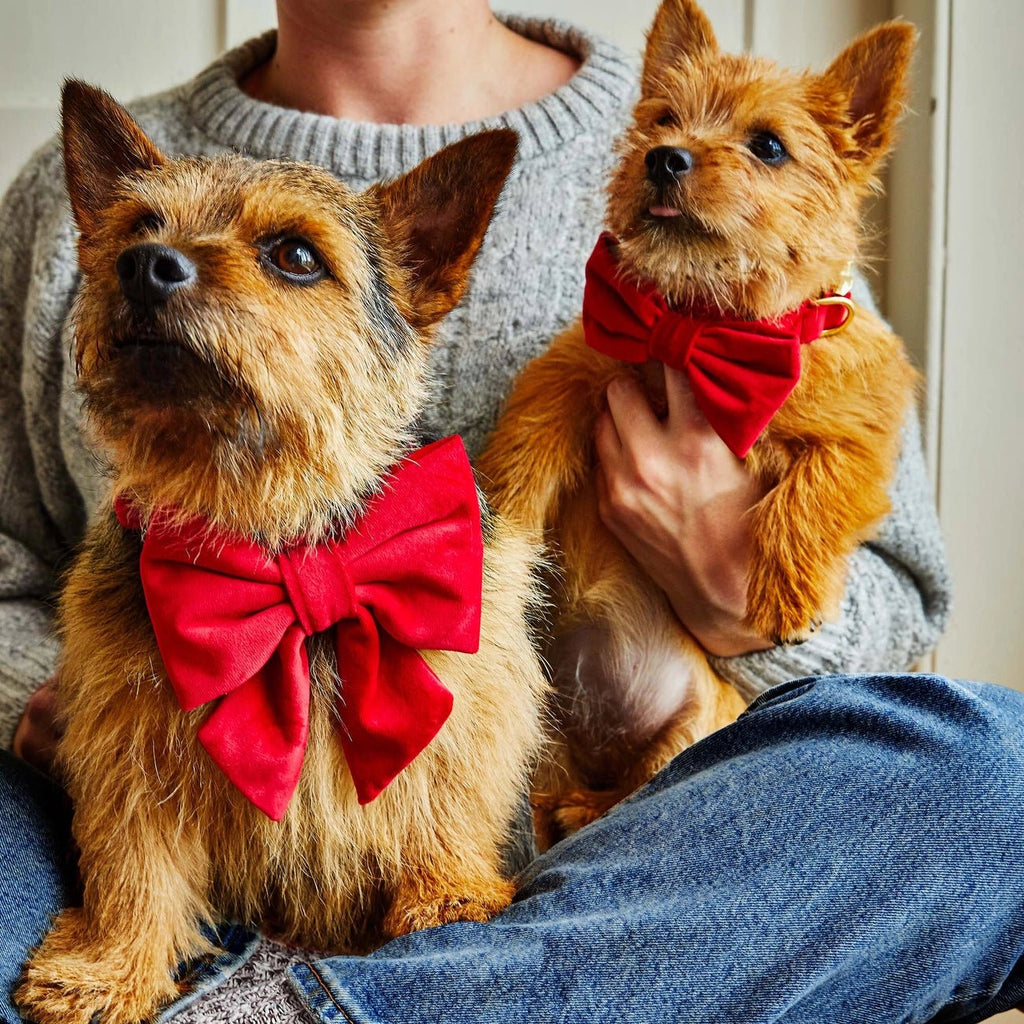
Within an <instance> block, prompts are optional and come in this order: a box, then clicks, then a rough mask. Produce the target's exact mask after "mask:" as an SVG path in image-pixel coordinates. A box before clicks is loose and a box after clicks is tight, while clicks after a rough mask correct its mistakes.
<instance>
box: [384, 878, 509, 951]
mask: <svg viewBox="0 0 1024 1024" xmlns="http://www.w3.org/2000/svg"><path fill="white" fill-rule="evenodd" d="M515 891H516V890H515V886H514V885H513V884H512V883H511V882H510V881H508V880H507V879H504V878H499V877H495V878H494V880H493V882H492V883H491V884H490V885H488V886H487V887H486V888H480V889H462V890H458V891H454V892H445V893H438V894H433V895H425V894H424V895H421V897H420V898H419V899H417V900H409V899H405V898H403V897H402V896H401V895H399V896H396V898H395V899H394V901H393V902H392V905H391V909H390V910H389V911H388V914H387V916H386V917H385V919H384V930H385V931H386V932H387V934H388V935H389V936H391V937H394V936H396V935H406V934H408V933H409V932H416V931H420V930H422V929H423V928H435V927H437V925H441V924H452V923H453V922H455V921H489V920H490V919H491V918H492V917H494V915H495V914H497V913H499V912H500V911H502V910H504V909H505V907H507V906H508V905H509V903H511V902H512V897H513V896H514V895H515Z"/></svg>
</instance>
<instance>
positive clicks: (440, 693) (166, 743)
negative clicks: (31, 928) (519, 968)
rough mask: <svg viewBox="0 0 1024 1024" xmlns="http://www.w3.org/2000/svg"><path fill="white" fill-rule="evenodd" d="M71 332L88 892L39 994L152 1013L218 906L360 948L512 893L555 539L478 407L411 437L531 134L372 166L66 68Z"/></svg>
mask: <svg viewBox="0 0 1024 1024" xmlns="http://www.w3.org/2000/svg"><path fill="white" fill-rule="evenodd" d="M63 131H64V151H65V164H66V170H67V182H68V191H69V194H70V198H71V204H72V208H73V212H74V215H75V219H76V221H77V224H78V227H79V228H80V231H81V239H80V243H79V262H80V265H81V271H82V287H81V291H80V294H79V296H78V298H77V301H76V305H75V308H74V313H73V316H74V324H75V328H76V340H77V351H76V358H77V363H78V367H79V374H80V382H81V388H82V390H83V393H84V396H85V401H86V406H87V409H88V413H89V418H90V422H91V424H92V427H93V429H94V431H95V434H96V437H97V439H98V441H99V442H100V443H101V444H102V445H103V447H104V448H105V449H106V451H107V453H109V458H110V467H111V474H112V497H113V498H115V499H116V500H114V501H112V504H111V507H110V508H109V509H108V510H107V511H106V513H105V514H102V515H100V516H99V517H98V518H97V520H96V522H95V524H94V525H93V526H92V528H91V530H90V532H89V535H88V537H87V540H86V542H85V545H84V549H83V550H82V552H81V554H80V555H79V557H78V559H77V561H76V563H75V565H74V567H73V569H72V570H71V572H70V575H69V578H68V580H67V584H66V588H65V590H64V594H63V599H62V605H61V611H60V622H61V635H62V638H63V655H62V659H61V663H60V667H59V696H60V701H61V705H62V709H63V715H64V717H65V720H66V721H65V725H66V731H65V733H64V736H63V739H62V741H61V744H60V748H59V752H58V764H59V769H60V772H61V774H62V777H63V779H64V780H65V781H66V784H67V787H68V790H69V792H70V794H71V797H72V799H73V802H74V825H73V831H74V838H75V841H76V843H77V845H78V846H79V848H80V850H81V857H80V870H81V876H82V884H83V905H82V906H81V907H75V908H71V909H68V910H65V911H64V912H62V913H61V914H60V915H59V916H58V917H57V918H56V920H55V922H54V925H53V928H52V930H51V931H50V932H49V934H48V935H47V936H46V938H45V940H44V941H43V943H42V944H41V945H40V947H39V948H38V949H37V950H36V951H35V952H34V953H33V954H32V956H31V959H30V960H29V962H28V964H27V966H26V968H25V972H24V976H23V979H22V982H21V984H20V987H19V988H18V989H17V991H16V997H15V998H16V1002H17V1005H18V1007H19V1008H20V1010H21V1012H22V1013H23V1014H24V1015H25V1016H26V1017H27V1018H29V1019H31V1020H34V1021H37V1022H39V1024H89V1022H90V1021H91V1020H92V1019H93V1017H94V1015H98V1018H101V1019H102V1020H103V1021H104V1024H127V1022H135V1021H139V1020H144V1019H149V1018H150V1017H151V1016H152V1015H153V1014H154V1012H155V1010H156V1009H157V1008H158V1007H159V1006H160V1004H162V1003H164V1002H165V1001H167V1000H169V999H171V998H173V997H174V996H175V994H176V988H175V982H174V972H175V968H176V965H177V964H178V963H179V961H182V960H185V959H188V958H189V957H192V956H195V955H197V954H202V953H204V951H207V949H208V943H206V942H205V940H204V939H203V937H202V934H201V931H200V925H201V923H202V922H211V921H216V920H218V919H228V920H231V919H234V920H239V921H244V922H249V923H252V924H255V925H261V926H263V927H265V928H267V929H268V930H270V931H271V933H272V934H274V935H275V936H277V937H279V938H280V939H281V940H282V941H285V942H288V943H296V944H300V945H305V946H308V947H312V948H316V949H328V950H344V949H352V948H354V947H357V946H360V945H362V944H364V943H365V942H366V941H367V936H369V937H370V941H376V940H378V939H379V938H381V937H388V936H392V935H396V934H400V933H404V932H407V931H409V930H412V929H417V928H423V927H428V926H432V925H437V924H442V923H445V922H450V921H458V920H485V919H487V918H489V917H490V916H491V915H492V914H494V913H495V912H496V911H498V910H500V909H501V908H502V907H504V906H505V905H506V904H507V903H508V901H509V900H510V898H511V896H512V893H513V886H512V883H511V882H510V881H509V880H508V879H507V878H506V877H504V875H503V873H502V871H501V869H500V864H501V852H502V846H503V844H504V842H505V841H506V840H507V838H508V835H509V830H510V822H511V821H512V820H513V819H514V818H515V812H516V810H517V807H518V806H519V805H520V803H521V797H522V795H523V794H524V793H525V792H526V790H527V788H528V785H529V778H530V776H531V774H532V772H533V769H534V765H535V761H536V756H537V753H538V750H539V745H540V743H541V741H542V737H543V728H542V724H541V719H542V715H543V705H544V697H545V694H546V685H547V684H546V683H545V681H544V678H543V673H542V671H541V669H540V666H539V662H538V659H537V657H536V653H535V651H534V649H533V645H532V643H531V639H530V633H529V630H528V628H527V619H528V616H529V615H531V614H532V608H533V605H534V603H535V601H536V593H537V591H536V586H535V582H534V564H535V559H536V548H535V545H534V544H533V543H532V542H531V541H530V540H529V538H528V537H527V536H526V534H525V532H524V531H523V530H522V529H514V528H511V527H510V526H509V525H508V524H506V523H504V522H503V521H502V520H501V519H500V518H497V517H491V516H490V515H489V514H488V513H487V512H486V511H484V512H483V513H481V509H480V505H479V501H478V495H477V491H476V487H475V483H474V478H473V475H472V471H471V470H470V468H469V464H468V460H467V458H466V454H465V450H464V448H463V447H462V445H461V441H459V440H458V439H457V438H455V439H447V440H445V441H442V442H437V443H435V444H432V445H429V446H427V447H425V448H422V449H418V450H417V449H416V445H415V442H414V433H413V429H412V424H413V422H414V420H415V419H416V417H417V414H418V412H419V410H420V409H421V408H422V406H423V404H424V403H425V402H426V401H427V400H428V395H429V383H430V382H429V374H428V372H427V359H428V353H429V347H430V342H431V338H432V335H433V333H434V327H435V325H436V324H437V323H438V321H439V320H440V319H441V318H442V317H444V316H445V314H446V313H447V312H448V311H449V310H451V309H452V307H453V306H454V305H455V304H456V303H457V302H458V300H459V298H460V296H461V294H462V293H463V291H464V288H465V286H466V282H467V277H468V274H469V270H470V267H471V264H472V262H473V259H474V258H475V255H476V252H477V250H478V247H479V245H480V243H481V241H482V239H483V237H484V233H485V231H486V230H487V226H488V224H489V222H490V219H491V215H492V212H493V208H494V204H495V202H496V200H497V198H498V195H499V193H500V191H501V188H502V186H503V184H504V181H505V178H506V176H507V174H508V172H509V169H510V168H511V166H512V162H513V159H514V155H515V151H516V137H515V133H513V132H510V131H494V132H487V133H483V134H481V135H478V136H475V137H472V138H468V139H466V140H464V141H462V142H459V143H457V144H456V145H453V146H451V147H449V148H447V149H445V150H443V151H441V152H439V153H438V154H436V155H435V156H433V157H431V158H430V159H428V160H426V161H425V162H424V163H422V164H421V165H420V166H419V167H417V168H415V169H414V170H413V171H412V172H410V173H409V174H407V175H405V176H404V177H402V178H400V179H398V180H397V181H394V182H393V183H390V184H385V185H379V186H374V187H371V188H370V189H368V190H367V191H366V192H363V193H361V194H356V193H354V192H352V191H351V190H350V189H348V188H346V187H345V186H344V185H343V184H341V183H339V182H338V181H337V180H335V179H334V178H332V177H331V176H330V175H329V174H327V173H326V172H324V171H322V170H319V169H317V168H314V167H310V166H305V165H302V164H293V163H284V162H265V163H257V162H253V161H249V160H246V159H243V158H241V157H224V158H218V159H214V160H206V159H178V160H171V159H168V158H166V157H165V156H164V155H162V154H161V153H160V152H159V151H158V150H157V149H156V148H155V147H154V145H153V144H152V143H151V142H150V140H149V139H148V138H147V136H146V135H145V134H144V133H143V131H142V130H141V129H140V127H139V126H138V125H137V124H136V123H135V122H134V121H133V120H132V119H131V117H130V116H129V115H128V114H127V113H126V111H125V110H123V109H122V108H121V107H120V106H118V105H117V104H116V103H115V102H114V101H113V100H112V99H110V97H109V96H107V95H106V94H104V93H101V92H100V91H98V90H96V89H93V88H91V87H89V86H86V85H83V84H81V83H77V82H70V83H68V84H67V86H66V87H65V91H64V108H63Z"/></svg>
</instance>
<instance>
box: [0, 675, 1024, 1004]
mask: <svg viewBox="0 0 1024 1024" xmlns="http://www.w3.org/2000/svg"><path fill="white" fill-rule="evenodd" d="M1022 809H1024V696H1022V695H1021V694H1018V693H1016V692H1013V691H1010V690H1005V689H1001V688H998V687H992V686H985V685H980V684H973V683H954V682H950V681H947V680H944V679H939V678H936V677H932V676H924V675H911V676H886V677H865V678H856V679H855V678H844V677H838V676H834V677H823V678H818V679H807V680H799V681H796V682H793V683H788V684H786V685H784V686H781V687H776V688H775V689H774V690H771V691H769V692H768V693H767V694H765V695H764V696H762V697H761V698H760V699H759V700H757V701H756V702H755V704H754V705H753V706H752V707H751V709H750V710H749V711H748V712H747V713H746V714H745V715H744V716H743V717H742V718H741V719H740V721H739V722H737V723H736V724H735V725H733V726H730V727H728V728H726V729H724V730H722V731H721V732H719V733H717V734H715V735H714V736H711V737H709V738H708V739H706V740H703V741H702V742H700V743H698V744H696V745H695V746H693V747H692V748H690V749H689V750H687V751H686V752H684V753H683V754H682V755H681V756H680V757H678V758H677V759H676V760H675V761H674V762H673V763H672V764H671V765H670V766H669V767H668V768H667V769H666V770H665V771H664V772H662V773H661V774H660V775H659V776H658V777H657V778H656V779H655V780H654V782H653V783H651V785H649V786H647V787H646V788H645V789H644V790H642V791H641V792H640V793H638V794H636V795H635V796H634V797H633V798H632V799H630V800H629V801H627V802H625V803H624V804H621V805H620V806H619V807H617V808H616V809H614V810H613V811H612V812H611V813H610V814H609V815H607V816H606V817H605V818H603V819H602V820H600V821H599V822H596V823H595V824H594V825H592V826H590V827H588V828H586V829H584V830H583V831H582V832H580V833H578V834H577V835H575V836H573V837H572V838H571V839H569V840H567V841H566V842H564V843H561V844H559V845H558V846H557V847H555V848H554V849H552V850H551V851H549V852H548V853H547V854H545V855H544V856H542V857H540V858H538V860H536V861H535V862H534V864H533V865H532V866H531V867H530V868H529V869H528V870H527V872H526V873H525V874H524V876H523V879H522V882H523V887H522V891H521V893H520V895H519V897H518V899H517V900H516V902H515V903H514V904H513V905H512V906H511V907H510V908H509V909H508V910H506V911H505V912H504V913H503V914H501V915H500V916H499V917H498V918H496V919H495V920H494V921H492V922H491V923H490V924H486V925H483V924H471V923H466V924H455V925H449V926H447V927H444V928H438V929H433V930H430V931H426V932H419V933H417V934H414V935H409V936H406V937H404V938H401V939H398V940H395V941H393V942H391V943H389V944H388V945H386V946H384V947H382V948H381V949H379V950H378V951H377V952H375V953H373V954H372V955H370V956H367V957H333V958H331V959H328V960H323V961H320V962H317V963H310V964H306V965H299V966H297V967H294V968H292V971H291V980H292V982H293V984H294V986H295V988H296V990H297V991H298V992H299V993H300V995H301V996H302V998H303V999H304V1001H305V1002H306V1005H307V1006H308V1007H309V1008H310V1010H311V1012H312V1014H313V1019H319V1020H323V1021H329V1022H335V1021H337V1022H339V1024H340V1022H345V1024H349V1022H355V1024H378V1022H379V1024H385V1022H386V1024H421V1022H422V1024H427V1022H430V1024H437V1022H451V1024H470V1022H474V1024H499V1022H513V1021H514V1022H517V1024H518V1022H520V1021H524V1020H529V1021H565V1022H580V1024H583V1022H587V1024H590V1022H602V1021H616V1022H618V1021H628V1022H630V1024H647V1022H651V1024H653V1022H658V1024H663V1022H666V1021H679V1022H686V1024H704V1022H707V1024H768V1022H785V1024H833V1022H835V1024H846V1022H857V1024H875V1022H877V1024H904V1022H906V1024H910V1022H914V1024H916V1022H921V1024H924V1022H928V1021H933V1022H936V1024H953V1022H958V1024H968V1022H975V1021H980V1020H983V1019H985V1018H986V1017H988V1016H990V1015H992V1014H994V1013H997V1012H1000V1011H1001V1010H1005V1009H1008V1008H1010V1007H1012V1006H1014V1005H1016V1004H1017V1003H1018V1002H1021V1001H1024V966H1020V961H1021V957H1022V954H1024V828H1022V819H1024V814H1022ZM3 813H4V814H6V813H7V811H6V809H5V810H4V812H3ZM3 832H4V829H3V828H0V834H2V833H3ZM22 845H24V844H22ZM19 851H20V846H19V845H18V844H16V848H15V850H14V851H13V855H12V853H11V851H7V850H4V851H0V856H2V857H3V858H4V862H5V863H7V864H10V863H11V860H12V856H13V857H14V858H15V859H17V858H18V857H19ZM15 870H16V871H20V872H23V873H26V874H30V873H31V869H30V868H29V867H28V866H23V867H18V866H16V868H15ZM0 912H3V908H0ZM5 955H9V954H5ZM17 955H19V956H20V955H23V954H22V953H18V954H17ZM4 968H5V970H6V964H5V965H4Z"/></svg>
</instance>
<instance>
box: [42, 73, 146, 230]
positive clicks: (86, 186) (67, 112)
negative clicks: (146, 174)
mask: <svg viewBox="0 0 1024 1024" xmlns="http://www.w3.org/2000/svg"><path fill="white" fill-rule="evenodd" d="M61 126H62V133H63V137H64V173H65V175H66V177H67V186H68V197H69V198H70V200H71V209H72V211H73V212H74V215H75V220H76V222H77V223H78V227H79V228H80V229H81V231H82V233H83V234H88V232H89V231H91V230H92V229H93V228H94V227H95V225H96V218H97V215H98V214H99V212H100V211H101V210H102V209H103V208H104V207H105V206H107V205H108V204H109V203H110V200H111V198H112V196H113V193H114V191H115V189H116V187H117V183H118V181H119V180H120V179H121V178H124V177H128V176H130V175H132V174H136V173H138V172H139V171H142V170H147V169H149V168H152V167H157V166H159V165H160V164H162V163H163V162H164V157H163V155H162V154H161V153H160V151H159V150H158V149H157V148H156V146H154V145H153V143H152V142H150V141H149V139H148V138H146V134H145V132H143V130H142V129H141V128H140V127H139V126H138V125H137V124H136V123H135V121H133V120H132V118H131V115H130V114H129V113H128V111H127V110H125V109H124V107H122V106H121V105H120V104H119V103H117V102H115V101H114V100H113V99H112V98H111V97H110V96H109V95H108V94H107V93H105V92H103V90H102V89H96V88H94V87H93V86H91V85H86V83H85V82H79V81H77V80H75V79H70V80H68V81H67V82H65V83H64V89H63V92H62V93H61Z"/></svg>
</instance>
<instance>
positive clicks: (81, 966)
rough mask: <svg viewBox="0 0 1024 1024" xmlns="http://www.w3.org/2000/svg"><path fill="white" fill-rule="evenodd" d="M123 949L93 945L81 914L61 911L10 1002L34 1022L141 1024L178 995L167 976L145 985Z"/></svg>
mask: <svg viewBox="0 0 1024 1024" xmlns="http://www.w3.org/2000/svg"><path fill="white" fill-rule="evenodd" d="M128 959H129V958H127V957H126V955H125V951H124V950H120V951H118V950H116V949H115V948H114V946H113V944H111V945H110V946H109V947H108V946H105V945H102V944H99V943H96V942H95V941H94V940H92V939H91V938H90V936H89V935H88V934H87V930H86V927H85V920H84V915H83V914H82V911H81V910H78V909H72V910H65V911H64V912H63V913H62V914H60V915H59V916H58V917H57V919H56V922H55V923H54V927H53V929H52V930H51V931H50V933H49V935H47V936H46V938H45V939H44V940H43V943H42V945H41V946H40V947H39V948H38V949H37V950H36V951H35V953H34V954H33V955H32V956H31V958H30V959H29V961H28V963H26V965H25V968H24V971H23V972H22V976H21V981H20V983H19V984H18V986H17V988H16V989H15V990H14V1003H15V1005H16V1006H17V1007H18V1010H19V1011H20V1012H21V1014H22V1016H23V1017H24V1018H25V1019H26V1020H29V1021H33V1022H34V1024H92V1022H94V1021H96V1022H101V1024H139V1022H140V1021H147V1020H149V1019H150V1018H151V1017H152V1016H153V1015H154V1013H155V1011H156V1009H157V1008H158V1006H159V1005H160V1004H161V1003H163V1002H166V1001H167V1000H169V999H171V998H173V997H174V996H175V995H176V994H177V988H176V986H175V985H174V982H173V980H172V979H171V977H170V975H167V976H166V977H165V978H163V979H160V980H159V981H157V982H156V983H155V984H152V983H151V984H148V985H147V984H146V981H145V979H144V978H142V977H141V976H140V972H138V971H133V970H131V969H130V967H129V965H128Z"/></svg>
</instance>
